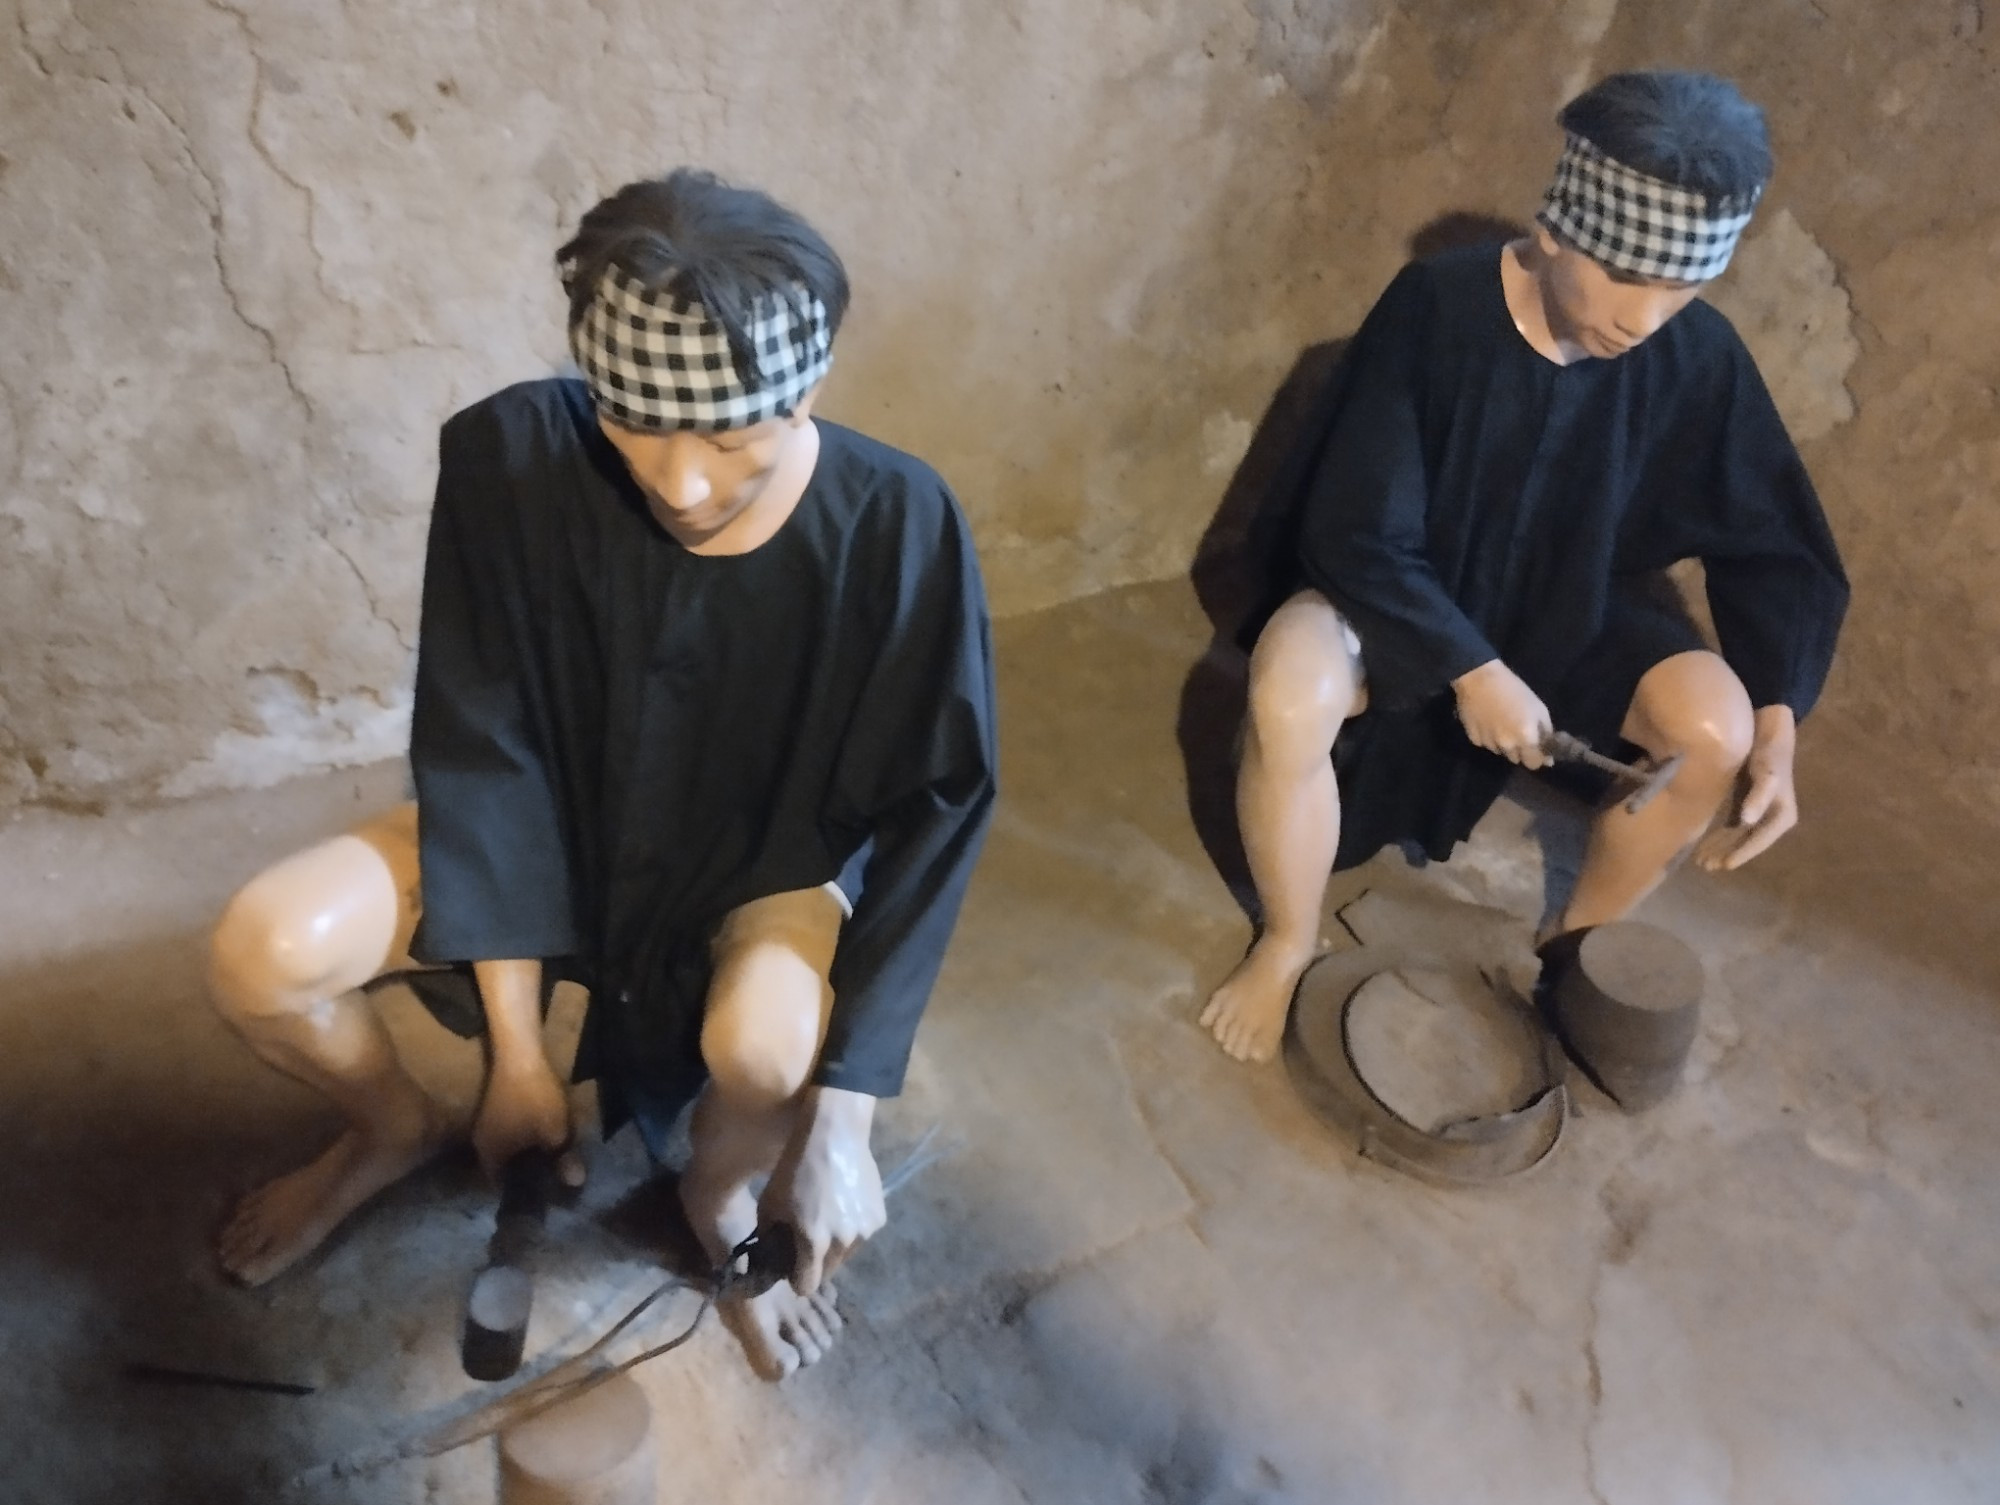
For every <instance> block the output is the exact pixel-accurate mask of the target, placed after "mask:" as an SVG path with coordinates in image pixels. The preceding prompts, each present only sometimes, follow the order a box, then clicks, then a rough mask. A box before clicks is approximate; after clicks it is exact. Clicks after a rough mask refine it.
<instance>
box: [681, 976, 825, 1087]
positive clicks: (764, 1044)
mask: <svg viewBox="0 0 2000 1505" xmlns="http://www.w3.org/2000/svg"><path fill="white" fill-rule="evenodd" d="M828 992H829V989H828V987H827V984H826V981H825V979H824V978H822V977H820V976H819V974H818V973H817V972H815V971H814V970H813V969H812V967H811V966H810V965H809V964H807V963H806V962H805V961H804V960H803V959H802V958H801V957H799V956H798V955H796V954H795V953H792V952H789V951H786V950H784V949H782V948H776V947H758V948H754V949H753V950H752V951H751V952H749V953H748V954H746V955H739V956H734V957H731V958H730V959H729V960H727V961H726V962H725V963H724V964H723V965H722V966H721V967H720V968H719V969H718V971H717V973H716V977H715V982H714V984H713V985H712V986H711V988H710V991H709V1003H708V1012H707V1015H706V1017H705V1018H704V1019H703V1021H702V1028H701V1058H702V1061H703V1063H704V1064H705V1065H706V1066H707V1067H708V1073H709V1075H710V1076H711V1077H712V1078H714V1080H715V1082H716V1084H717V1085H718V1086H719V1087H720V1088H721V1089H722V1090H723V1091H724V1092H725V1093H727V1094H729V1095H731V1096H736V1097H741V1098H746V1099H752V1100H757V1101H763V1102H771V1103H776V1102H783V1101H785V1100H787V1099H789V1098H792V1097H796V1096H797V1095H798V1094H799V1093H800V1092H801V1091H803V1090H804V1088H805V1085H806V1083H807V1081H808V1080H809V1079H810V1078H811V1075H812V1069H813V1062H814V1060H815V1059H816V1058H817V1057H818V1055H819V1046H820V1036H821V1029H822V1021H823V1020H824V1018H825V1016H826V1004H827V1003H828V1002H830V999H829V998H828V997H827V993H828Z"/></svg>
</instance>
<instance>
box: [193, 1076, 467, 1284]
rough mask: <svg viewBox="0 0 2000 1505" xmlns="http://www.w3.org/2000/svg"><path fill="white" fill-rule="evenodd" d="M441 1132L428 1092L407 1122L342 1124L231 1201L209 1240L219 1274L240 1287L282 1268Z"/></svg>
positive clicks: (415, 1162)
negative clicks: (301, 1159) (286, 1169)
mask: <svg viewBox="0 0 2000 1505" xmlns="http://www.w3.org/2000/svg"><path fill="white" fill-rule="evenodd" d="M445 1137H446V1136H445V1126H444V1121H443V1118H442V1115H441V1114H440V1112H439V1110H438V1108H437V1106H436V1105H435V1104H433V1103H432V1102H431V1101H430V1100H429V1099H428V1098H426V1099H425V1100H424V1103H423V1107H422V1108H421V1109H420V1110H418V1111H417V1113H416V1115H415V1117H414V1119H413V1120H412V1122H411V1123H410V1124H409V1125H408V1126H407V1127H406V1128H402V1129H399V1130H391V1131H387V1132H375V1133H369V1134H363V1133H362V1132H361V1131H360V1130H358V1129H347V1130H345V1131H343V1132H342V1134H341V1136H340V1138H338V1139H336V1140H335V1141H334V1142H333V1143H332V1144H331V1145H330V1146H328V1147H327V1149H326V1150H325V1151H324V1152H323V1153H322V1154H321V1155H320V1157H319V1158H318V1159H317V1160H314V1161H312V1162H311V1163H310V1164H308V1165H303V1166H300V1167H299V1169H297V1170H295V1171H292V1172H291V1173H290V1174H288V1175H283V1176H280V1177H278V1178H277V1180H275V1181H271V1182H268V1183H266V1184H265V1185H263V1186H260V1187H259V1188H258V1189H257V1190H255V1191H253V1192H251V1193H250V1194H249V1195H248V1196H247V1197H245V1198H244V1199H243V1200H242V1201H241V1202H239V1203H237V1205H236V1211H235V1213H234V1214H233V1215H232V1216H231V1217H230V1219H229V1222H228V1223H227V1224H226V1225H224V1227H223V1230H222V1233H221V1236H220V1237H219V1238H217V1240H216V1255H217V1258H219V1259H220V1260H221V1262H222V1268H223V1271H224V1273H226V1274H228V1275H230V1276H231V1277H233V1278H234V1279H236V1280H239V1281H241V1282H242V1283H243V1284H244V1285H247V1286H260V1285H263V1284H264V1283H265V1282H266V1281H268V1280H270V1279H272V1278H273V1277H274V1276H276V1275H279V1274H281V1273H282V1272H283V1271H285V1270H286V1269H288V1268H289V1267H290V1266H292V1265H293V1264H296V1263H297V1262H298V1261H299V1260H300V1259H302V1258H304V1257H305V1256H306V1255H308V1254H310V1253H312V1251H313V1250H314V1249H317V1248H318V1247H319V1246H320V1244H321V1242H322V1241H323V1240H324V1239H325V1238H326V1236H327V1235H328V1234H330V1233H332V1232H333V1230H334V1229H335V1228H337V1227H339V1226H340V1223H341V1221H342V1220H343V1219H344V1218H346V1216H347V1215H348V1214H349V1213H351V1212H353V1211H354V1209H355V1208H357V1207H359V1206H360V1205H361V1204H362V1203H363V1202H366V1201H367V1200H368V1199H369V1198H370V1197H372V1196H374V1195H375V1193H376V1192H378V1191H380V1190H382V1188H383V1187H385V1186H388V1185H390V1184H392V1183H394V1182H397V1181H400V1180H402V1179H403V1177H405V1176H407V1175H408V1174H409V1173H410V1172H411V1171H413V1170H415V1169H416V1168H417V1167H418V1166H420V1165H422V1164H423V1163H424V1162H425V1161H427V1160H429V1159H430V1158H431V1156H432V1155H434V1154H435V1153H436V1152H437V1150H438V1148H439V1147H440V1146H441V1145H442V1144H443V1142H444V1140H445Z"/></svg>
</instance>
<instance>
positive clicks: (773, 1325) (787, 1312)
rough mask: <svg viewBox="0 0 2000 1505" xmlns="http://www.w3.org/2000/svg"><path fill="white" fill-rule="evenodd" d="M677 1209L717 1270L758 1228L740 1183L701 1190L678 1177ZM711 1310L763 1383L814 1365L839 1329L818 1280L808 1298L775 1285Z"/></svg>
mask: <svg viewBox="0 0 2000 1505" xmlns="http://www.w3.org/2000/svg"><path fill="white" fill-rule="evenodd" d="M681 1210H682V1211H683V1212H685V1213H686V1214H687V1220H688V1225H689V1226H690V1227H691V1228H693V1229H694V1232H695V1236H696V1237H697V1238H699V1239H700V1240H701V1243H702V1247H703V1248H704V1249H705V1250H707V1252H708V1257H709V1259H710V1260H711V1261H712V1262H713V1263H715V1264H717V1265H720V1264H721V1263H722V1262H723V1261H724V1260H725V1259H727V1258H728V1257H729V1252H730V1250H732V1249H734V1248H735V1247H736V1246H737V1245H738V1244H739V1243H741V1242H742V1241H743V1240H744V1239H746V1238H748V1237H749V1236H750V1234H751V1233H752V1232H753V1231H754V1230H755V1228H756V1227H757V1202H756V1199H755V1198H753V1197H752V1196H751V1195H750V1191H749V1188H747V1187H745V1186H743V1185H742V1184H741V1183H737V1184H735V1185H733V1186H729V1187H727V1188H723V1189H719V1190H718V1189H714V1188H710V1187H707V1186H704V1185H703V1184H702V1182H701V1181H700V1180H699V1178H698V1177H696V1176H693V1175H685V1176H682V1177H681ZM715 1310H716V1314H717V1315H718V1316H720V1317H721V1318H722V1323H723V1326H725V1327H727V1328H728V1329H729V1330H730V1332H732V1333H734V1334H735V1335H736V1341H737V1342H738V1343H741V1344H742V1345H743V1356H744V1357H745V1358H747V1359H748V1360H749V1361H750V1367H751V1368H752V1369H754V1370H755V1371H756V1372H757V1373H758V1375H759V1376H760V1377H762V1378H764V1379H767V1380H781V1379H783V1378H784V1377H785V1376H786V1375H788V1374H791V1373H793V1372H794V1371H796V1370H798V1369H801V1368H803V1367H804V1366H806V1365H807V1364H816V1363H818V1362H819V1361H820V1359H822V1358H823V1357H825V1355H826V1352H827V1350H828V1349H830V1348H831V1347H833V1337H834V1334H835V1333H837V1332H839V1331H840V1329H841V1326H842V1323H841V1320H840V1313H839V1312H838V1311H837V1310H836V1309H835V1307H834V1290H833V1286H832V1284H831V1283H830V1282H828V1281H821V1282H820V1288H819V1289H818V1290H817V1291H815V1292H813V1294H812V1295H811V1296H801V1295H799V1293H798V1292H797V1291H795V1290H793V1289H792V1287H791V1283H790V1282H789V1281H780V1282H779V1283H778V1284H777V1285H775V1286H773V1287H771V1289H770V1290H768V1291H766V1292H765V1293H764V1294H763V1295H761V1296H757V1297H753V1298H751V1299H749V1300H744V1299H742V1298H740V1297H731V1298H729V1299H727V1300H723V1301H718V1302H717V1303H716V1304H715Z"/></svg>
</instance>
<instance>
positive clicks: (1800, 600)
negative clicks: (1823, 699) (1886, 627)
mask: <svg viewBox="0 0 2000 1505" xmlns="http://www.w3.org/2000/svg"><path fill="white" fill-rule="evenodd" d="M1729 347H1730V349H1729V359H1728V362H1727V365H1726V367H1725V368H1724V370H1723V372H1722V374H1721V375H1720V376H1719V377H1718V378H1717V381H1716V384H1715V386H1714V388H1713V391H1714V396H1715V402H1716V406H1715V407H1714V408H1711V409H1709V416H1708V419H1707V426H1708V429H1709V432H1708V433H1707V434H1706V435H1705V436H1699V437H1697V436H1690V438H1689V439H1688V440H1687V441H1685V442H1681V443H1679V444H1677V445H1676V448H1677V449H1678V450H1679V452H1680V453H1682V454H1684V455H1686V456H1689V457H1690V458H1691V462H1692V464H1691V470H1690V471H1689V472H1683V481H1682V483H1681V484H1680V485H1678V486H1677V487H1676V488H1675V493H1676V494H1674V495H1671V496H1668V497H1665V498H1662V502H1663V504H1664V505H1665V506H1667V507H1670V508H1672V509H1673V511H1674V512H1675V513H1677V514H1678V515H1679V516H1680V517H1682V518H1683V519H1684V520H1685V521H1684V526H1685V527H1687V528H1689V529H1691V530H1692V536H1691V537H1685V538H1684V539H1683V540H1682V541H1681V545H1680V547H1679V548H1678V549H1676V550H1675V552H1676V553H1677V554H1679V555H1681V556H1682V557H1688V556H1692V557H1696V558H1699V559H1700V560H1701V562H1702V567H1703V569H1704V570H1705V571H1706V573H1707V577H1708V604H1709V611H1710V614H1711V615H1712V616H1713V617H1714V619H1715V631H1716V636H1717V638H1718V639H1719V640H1720V643H1721V646H1722V656H1723V658H1724V659H1726V660H1727V661H1728V663H1729V666H1730V667H1731V668H1732V669H1734V670H1735V671H1736V675H1737V678H1739V679H1741V680H1742V681H1743V686H1744V688H1745V689H1746V690H1748V691H1749V692H1750V702H1751V704H1752V705H1754V706H1758V707H1760V708H1761V707H1764V706H1772V705H1785V706H1790V707H1791V709H1792V712H1793V714H1794V715H1796V716H1798V717H1800V718H1803V717H1804V716H1805V715H1806V713H1807V712H1808V711H1810V710H1811V709H1812V708H1813V705H1814V703H1815V702H1816V701H1817V700H1818V699H1819V695H1820V691H1821V689H1822V688H1823V687H1824V686H1825V684H1826V677H1827V673H1828V671H1829V670H1830V669H1831V667H1832V664H1833V651H1834V645H1835V642H1836V640H1837V639H1838V637H1839V635H1840V624H1841V621H1842V619H1843V618H1844V617H1845V616H1846V613H1847V601H1848V584H1847V575H1846V572H1845V571H1844V570H1843V569H1842V567H1841V562H1840V553H1839V550H1838V549H1837V548H1836V547H1835V545H1834V541H1833V533H1832V531H1831V529H1829V528H1828V526H1827V521H1826V514H1825V512H1824V511H1823V510H1822V508H1821V506H1820V501H1819V494H1818V492H1817V491H1815V490H1814V488H1813V483H1812V478H1811V477H1810V476H1809V475H1807V473H1806V467H1805V462H1804V461H1803V460H1801V459H1800V458H1799V452H1798V450H1797V448H1796V447H1795V446H1794V445H1793V443H1792V440H1791V436H1790V435H1789V434H1788V433H1786V431H1785V425H1784V420H1783V419H1782V418H1781V417H1780V416H1779V415H1778V410H1777V407H1776V405H1775V404H1774V403H1773V402H1772V401H1771V395H1770V392H1769V391H1768V390H1767V389H1766V388H1765V386H1764V380H1763V378H1762V376H1760V375H1759V374H1758V371H1757V367H1756V363H1755V362H1754V361H1753V360H1752V359H1751V356H1750V353H1749V351H1748V350H1747V349H1745V348H1744V347H1743V344H1742V342H1741V341H1740V340H1739V339H1737V338H1736V337H1735V335H1734V333H1733V331H1732V332H1731V333H1730V334H1729Z"/></svg>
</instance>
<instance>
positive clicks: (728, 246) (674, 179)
mask: <svg viewBox="0 0 2000 1505" xmlns="http://www.w3.org/2000/svg"><path fill="white" fill-rule="evenodd" d="M556 264H557V265H558V266H560V267H561V268H562V274H563V287H564V289H565V290H566V291H567V292H568V294H569V326H570V328H571V330H572V331H573V330H575V329H576V327H577V326H578V325H579V324H580V323H582V322H583V319H584V316H585V315H586V314H587V313H588V312H589V310H590V305H591V300H592V298H593V297H594V296H595V295H596V292H597V288H598V283H599V281H600V280H601V279H602V278H603V276H604V273H605V271H606V269H607V268H609V267H613V266H616V267H617V268H618V269H619V270H620V271H622V272H623V273H625V275H626V276H627V277H628V278H630V279H631V280H632V281H633V282H635V283H637V284H639V286H641V287H642V288H644V289H646V290H648V291H656V292H671V293H674V294H677V295H679V296H681V297H684V298H692V299H694V300H695V301H696V302H697V303H699V304H701V306H702V307H703V309H705V310H706V311H707V312H708V314H709V316H710V317H711V318H713V319H714V320H715V321H716V322H717V323H718V324H720V325H721V326H722V328H723V332H724V333H725V335H726V336H727V337H728V340H729V349H730V353H731V355H733V356H734V357H735V361H736V365H737V368H738V370H739V371H742V372H745V373H746V374H747V373H754V372H755V371H756V370H757V353H756V350H755V348H754V345H753V341H752V338H751V333H750V323H749V321H750V317H751V312H752V309H753V307H754V306H755V304H756V301H757V300H758V299H759V298H760V297H763V296H765V295H768V294H776V295H777V296H778V297H780V298H782V299H784V300H785V301H787V302H791V301H793V300H795V299H796V297H797V290H798V289H799V288H804V289H805V291H806V292H807V293H809V294H810V295H811V296H812V297H813V298H816V299H818V300H819V302H820V303H821V304H822V305H823V306H824V307H825V309H826V316H827V322H828V325H829V328H828V331H827V333H828V337H829V338H830V337H831V336H832V334H833V333H835V332H837V331H838V330H839V328H840V321H841V318H842V316H843V315H844V314H845V313H846V312H847V300H848V287H847V269H846V268H845V267H843V266H842V265H841V263H840V257H839V256H837V255H836V254H835V253H834V249H833V247H832V246H830V245H828V244H827V243H826V240H825V238H824V237H823V236H822V235H821V234H820V233H819V232H818V231H817V230H815V229H813V227H812V226H811V225H809V224H807V223H806V222H805V221H804V220H803V219H801V218H800V217H799V216H798V215H796V214H794V213H793V212H792V211H791V210H789V209H787V208H786V207H785V206H784V205H782V204H780V203H779V202H778V201H777V200H776V199H773V198H772V197H771V196H770V195H769V194H765V193H759V192H758V191H757V190H756V189H754V188H734V187H731V186H730V185H729V184H727V183H724V182H723V181H722V180H721V179H719V178H717V177H716V176H715V174H714V173H709V172H698V171H696V170H695V169H693V168H689V167H682V168H677V169H676V170H675V171H673V172H671V173H669V174H668V175H667V176H666V177H664V178H644V179H641V180H640V181H639V182H637V183H628V184H626V185H625V186H624V187H623V188H621V189H619V190H618V191H617V192H616V193H614V194H612V195H611V197H610V198H608V199H605V200H604V201H603V202H602V203H600V204H598V205H597V206H596V207H595V208H594V209H592V210H591V211H590V212H589V213H588V214H586V215H584V217H583V223H582V224H581V225H579V226H578V227H577V232H576V236H575V238H574V239H573V240H571V241H570V242H569V244H567V245H566V246H564V247H563V248H562V249H561V250H559V251H557V252H556Z"/></svg>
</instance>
